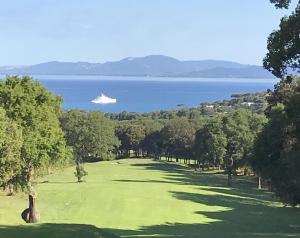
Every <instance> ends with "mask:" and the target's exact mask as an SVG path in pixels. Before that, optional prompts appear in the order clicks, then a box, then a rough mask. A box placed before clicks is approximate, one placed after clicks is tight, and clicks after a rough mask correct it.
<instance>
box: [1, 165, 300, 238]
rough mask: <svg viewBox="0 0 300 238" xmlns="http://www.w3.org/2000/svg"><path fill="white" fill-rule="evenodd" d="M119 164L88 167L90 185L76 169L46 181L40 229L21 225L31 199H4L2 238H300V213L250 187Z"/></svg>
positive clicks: (174, 168) (173, 169)
mask: <svg viewBox="0 0 300 238" xmlns="http://www.w3.org/2000/svg"><path fill="white" fill-rule="evenodd" d="M119 163H120V164H118V163H116V162H113V161H109V162H100V163H94V164H87V165H86V170H87V171H88V172H89V176H87V177H86V180H87V181H86V183H76V178H75V177H74V174H73V171H74V168H68V169H66V170H64V171H62V172H59V173H57V174H55V175H51V176H48V177H45V178H43V179H41V183H39V184H38V186H37V191H38V203H37V205H38V209H39V212H40V214H41V223H39V224H37V225H31V224H23V222H22V220H21V218H20V212H21V211H22V210H23V209H24V208H26V207H27V198H26V197H25V196H24V195H18V196H16V197H7V196H4V195H0V237H1V238H35V237H36V238H56V237H59V238H60V237H61V238H79V237H80V238H96V237H97V238H99V237H116V236H122V237H204V238H206V237H216V238H222V237H225V238H226V237H230V238H238V237H242V238H247V237H260V238H262V237H268V238H277V237H288V236H291V237H300V209H299V208H294V209H293V208H284V207H283V206H282V205H281V204H280V203H277V202H275V201H274V199H273V198H272V195H271V194H270V193H268V192H266V191H257V190H256V188H255V184H254V183H253V182H251V180H250V179H247V178H235V180H234V185H233V188H231V189H228V188H226V176H224V175H222V174H214V173H199V172H197V173H196V172H194V171H193V170H189V169H188V168H185V167H182V166H179V165H175V164H167V163H164V162H154V161H151V160H146V159H130V160H129V159H128V160H120V161H119ZM43 181H44V183H43ZM45 181H47V182H45ZM115 235H116V236H115Z"/></svg>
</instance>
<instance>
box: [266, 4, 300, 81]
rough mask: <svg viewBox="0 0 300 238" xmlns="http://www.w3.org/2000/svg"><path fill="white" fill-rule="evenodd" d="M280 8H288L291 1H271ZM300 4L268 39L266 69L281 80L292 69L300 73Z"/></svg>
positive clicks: (283, 19) (282, 20) (284, 18)
mask: <svg viewBox="0 0 300 238" xmlns="http://www.w3.org/2000/svg"><path fill="white" fill-rule="evenodd" d="M271 2H272V3H274V4H275V5H276V7H278V8H288V7H289V5H290V2H291V1H290V0H271ZM299 35H300V3H299V2H298V5H297V7H296V9H295V11H294V12H293V13H292V14H291V15H290V16H287V17H283V18H282V19H281V22H280V26H279V30H277V31H274V32H272V33H271V34H270V36H269V38H268V46H267V47H268V53H267V55H266V57H265V59H264V67H265V68H266V69H268V70H269V71H271V72H272V73H273V74H274V75H275V76H276V77H278V78H281V77H283V76H285V75H287V74H288V73H289V70H290V69H293V70H294V71H296V72H298V73H299V68H300V37H299Z"/></svg>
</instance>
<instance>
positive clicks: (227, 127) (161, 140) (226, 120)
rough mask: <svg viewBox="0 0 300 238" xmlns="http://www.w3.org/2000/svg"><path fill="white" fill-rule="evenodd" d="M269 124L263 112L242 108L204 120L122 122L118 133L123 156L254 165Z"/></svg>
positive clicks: (234, 167) (238, 165) (117, 129)
mask: <svg viewBox="0 0 300 238" xmlns="http://www.w3.org/2000/svg"><path fill="white" fill-rule="evenodd" d="M264 123H266V118H265V116H263V115H258V114H256V113H253V112H252V111H250V110H246V109H239V110H236V111H234V112H232V113H229V114H219V115H217V116H215V117H212V118H206V119H203V120H202V121H193V120H188V119H187V118H175V119H172V120H168V121H164V122H163V121H162V122H160V123H159V122H155V121H152V122H151V121H149V120H146V121H143V120H133V121H127V122H124V121H121V122H118V124H119V126H117V128H116V134H117V136H118V137H119V139H120V141H121V146H120V149H121V153H120V154H121V155H123V156H124V157H128V156H130V152H131V151H134V152H135V153H134V155H135V156H148V157H154V158H157V159H159V158H160V157H166V158H167V159H172V158H173V159H176V160H179V159H183V160H185V161H191V160H193V161H194V163H193V164H197V167H199V166H201V167H202V168H204V167H208V168H209V167H211V166H214V167H222V168H226V169H227V170H229V168H228V164H229V161H232V162H231V163H232V169H230V174H231V173H232V172H233V171H235V170H236V169H238V168H241V167H250V164H251V158H252V156H253V153H252V152H253V146H254V142H255V140H256V137H257V135H258V133H259V132H260V131H261V130H262V127H263V125H264Z"/></svg>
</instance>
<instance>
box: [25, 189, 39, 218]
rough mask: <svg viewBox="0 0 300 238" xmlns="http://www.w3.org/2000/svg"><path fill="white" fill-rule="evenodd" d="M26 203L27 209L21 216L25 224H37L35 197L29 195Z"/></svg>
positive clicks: (37, 215)
mask: <svg viewBox="0 0 300 238" xmlns="http://www.w3.org/2000/svg"><path fill="white" fill-rule="evenodd" d="M28 201H29V208H27V209H25V210H24V211H23V212H22V214H21V216H22V218H23V220H24V221H25V222H26V223H37V222H38V221H39V214H38V212H37V210H36V203H35V196H34V195H33V194H29V196H28Z"/></svg>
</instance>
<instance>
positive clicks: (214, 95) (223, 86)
mask: <svg viewBox="0 0 300 238" xmlns="http://www.w3.org/2000/svg"><path fill="white" fill-rule="evenodd" d="M2 78H3V76H2ZM33 78H34V79H36V80H39V81H40V82H41V83H42V84H43V85H44V86H45V87H46V88H48V89H49V90H50V91H52V92H54V93H56V94H57V95H60V96H62V97H63V98H64V102H63V108H64V109H73V108H79V109H84V110H100V111H103V112H121V111H130V112H151V111H160V110H169V109H176V108H178V105H179V104H183V105H185V106H187V107H196V106H198V105H199V104H200V103H201V102H214V101H221V100H224V99H230V98H231V95H232V94H235V93H248V92H249V93H254V92H261V91H265V90H267V89H273V86H274V84H275V83H276V82H277V80H276V79H220V78H218V79H214V78H205V79H202V78H197V79H194V78H152V77H151V78H150V77H113V76H110V77H107V76H65V75H64V76H59V75H55V76H54V75H36V76H33ZM101 93H103V94H104V95H105V96H107V97H110V98H116V99H117V102H116V103H114V104H105V105H102V104H95V103H92V102H91V101H92V100H93V99H95V98H96V97H98V96H100V95H101Z"/></svg>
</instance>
